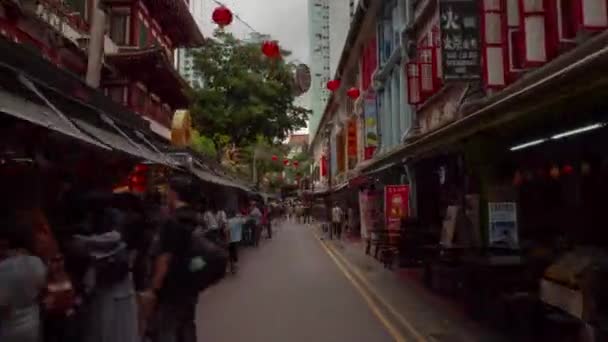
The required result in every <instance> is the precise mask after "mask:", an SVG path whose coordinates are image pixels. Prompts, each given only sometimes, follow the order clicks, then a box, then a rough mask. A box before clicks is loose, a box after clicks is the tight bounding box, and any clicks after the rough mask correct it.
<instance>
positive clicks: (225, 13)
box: [211, 6, 234, 28]
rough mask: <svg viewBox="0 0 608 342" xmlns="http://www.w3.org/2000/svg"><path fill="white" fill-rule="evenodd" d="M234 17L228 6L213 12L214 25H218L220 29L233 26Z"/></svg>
mask: <svg viewBox="0 0 608 342" xmlns="http://www.w3.org/2000/svg"><path fill="white" fill-rule="evenodd" d="M233 18H234V16H233V15H232V11H230V9H229V8H228V7H226V6H220V7H218V8H216V9H215V10H213V14H212V16H211V19H212V20H213V22H214V23H216V24H217V25H218V26H219V27H221V28H223V27H225V26H228V25H230V24H232V19H233Z"/></svg>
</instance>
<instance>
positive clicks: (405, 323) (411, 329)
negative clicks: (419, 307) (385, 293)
mask: <svg viewBox="0 0 608 342" xmlns="http://www.w3.org/2000/svg"><path fill="white" fill-rule="evenodd" d="M326 248H331V249H332V250H333V253H335V255H337V257H338V258H339V259H340V260H341V261H342V262H343V263H344V264H345V265H346V266H347V267H348V268H349V269H351V270H352V272H353V273H354V274H355V276H356V277H357V278H358V279H359V281H361V282H362V283H363V285H365V286H366V287H367V288H368V290H369V291H370V292H372V293H373V294H374V295H375V297H376V298H377V299H378V301H380V303H381V304H382V305H383V306H384V307H386V308H387V309H388V311H389V312H390V313H391V315H393V316H395V317H396V318H397V320H398V321H399V323H401V324H402V325H403V326H404V327H405V328H407V330H408V332H410V333H411V334H412V335H414V336H415V337H416V340H417V341H420V342H424V341H428V339H427V338H425V337H424V336H423V335H422V334H421V333H420V332H419V331H418V330H416V328H414V325H413V324H412V323H411V322H410V321H408V320H407V319H406V318H405V317H404V316H403V315H402V314H401V313H399V311H397V309H395V307H393V306H392V305H391V304H390V303H389V302H388V301H386V300H385V299H384V298H383V297H382V296H380V295H379V294H378V291H377V290H376V289H375V288H374V287H373V286H372V285H371V284H370V283H369V281H368V280H367V279H366V278H365V276H364V275H363V274H362V273H361V271H359V269H358V268H357V267H356V266H354V265H352V264H351V263H350V262H349V261H348V260H347V259H346V257H344V256H343V255H342V254H341V253H340V252H339V251H337V250H335V248H333V247H326Z"/></svg>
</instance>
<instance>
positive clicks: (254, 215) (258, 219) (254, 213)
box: [249, 201, 262, 246]
mask: <svg viewBox="0 0 608 342" xmlns="http://www.w3.org/2000/svg"><path fill="white" fill-rule="evenodd" d="M249 218H250V219H252V220H254V221H255V227H254V228H253V245H254V246H258V245H259V244H260V235H261V233H262V226H261V223H262V211H260V209H259V208H258V206H257V204H256V203H255V201H252V202H251V208H250V209H249Z"/></svg>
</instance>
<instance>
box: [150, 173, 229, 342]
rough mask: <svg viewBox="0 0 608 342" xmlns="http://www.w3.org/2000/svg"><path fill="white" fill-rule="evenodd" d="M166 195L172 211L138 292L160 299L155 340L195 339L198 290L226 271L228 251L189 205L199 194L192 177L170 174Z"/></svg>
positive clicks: (152, 299)
mask: <svg viewBox="0 0 608 342" xmlns="http://www.w3.org/2000/svg"><path fill="white" fill-rule="evenodd" d="M167 195H168V201H169V205H170V207H171V208H172V210H173V212H172V215H171V218H170V219H169V220H167V222H166V223H165V224H164V225H163V227H162V229H161V232H160V239H159V240H160V242H161V246H160V255H159V256H157V257H156V260H155V266H154V271H153V275H152V281H151V288H150V289H149V290H147V291H145V292H144V293H143V294H142V296H141V297H142V300H144V301H148V302H154V303H158V307H157V319H158V321H157V322H156V328H157V331H156V332H155V334H154V335H155V336H154V337H155V340H156V341H158V342H196V326H195V311H196V304H197V301H198V294H199V292H200V291H202V290H204V289H205V288H207V287H209V286H210V285H212V284H214V283H215V282H217V281H218V280H219V279H221V278H222V277H223V276H224V274H225V272H226V264H227V259H228V257H227V255H226V253H225V252H224V251H223V250H222V249H221V248H219V247H218V246H216V245H215V244H214V243H212V242H211V241H209V240H208V239H207V238H206V237H205V232H204V228H203V227H202V224H201V220H200V215H198V211H197V210H196V209H195V208H194V207H193V204H195V203H196V202H198V201H199V200H200V192H199V188H198V187H197V186H196V184H195V183H194V181H193V180H192V179H191V178H189V177H187V176H180V175H178V176H173V177H172V178H171V179H170V181H169V190H168V193H167ZM146 306H151V305H150V304H148V305H146Z"/></svg>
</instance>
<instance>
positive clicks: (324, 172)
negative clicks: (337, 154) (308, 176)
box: [321, 156, 327, 177]
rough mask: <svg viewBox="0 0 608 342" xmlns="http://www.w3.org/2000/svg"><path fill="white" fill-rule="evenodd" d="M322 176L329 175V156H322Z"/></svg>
mask: <svg viewBox="0 0 608 342" xmlns="http://www.w3.org/2000/svg"><path fill="white" fill-rule="evenodd" d="M321 177H327V156H322V157H321Z"/></svg>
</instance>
